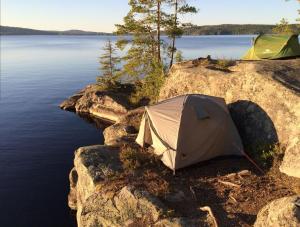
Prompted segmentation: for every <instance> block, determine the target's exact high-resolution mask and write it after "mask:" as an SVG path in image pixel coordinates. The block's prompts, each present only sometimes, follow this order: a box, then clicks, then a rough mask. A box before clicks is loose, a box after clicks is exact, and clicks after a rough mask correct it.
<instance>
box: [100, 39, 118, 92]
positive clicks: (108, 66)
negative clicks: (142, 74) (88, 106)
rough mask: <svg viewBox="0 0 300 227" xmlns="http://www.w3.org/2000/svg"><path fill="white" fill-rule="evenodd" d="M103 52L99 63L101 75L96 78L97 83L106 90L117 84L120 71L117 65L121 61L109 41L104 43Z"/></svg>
mask: <svg viewBox="0 0 300 227" xmlns="http://www.w3.org/2000/svg"><path fill="white" fill-rule="evenodd" d="M103 51H104V53H103V54H102V55H101V57H100V61H99V62H100V65H101V66H100V70H101V72H102V75H101V76H99V77H97V82H98V83H99V84H102V85H104V86H106V87H107V88H114V87H115V86H116V85H117V83H118V82H119V77H120V69H119V68H118V64H119V63H120V61H121V59H120V58H119V57H118V56H117V55H116V48H115V47H114V45H113V43H112V42H111V41H110V40H108V41H107V42H106V44H105V46H104V48H103Z"/></svg>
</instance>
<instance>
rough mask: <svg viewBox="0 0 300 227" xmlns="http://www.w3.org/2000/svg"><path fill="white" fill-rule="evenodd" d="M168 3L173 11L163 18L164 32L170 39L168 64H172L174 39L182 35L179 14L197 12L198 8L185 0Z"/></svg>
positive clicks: (174, 50) (172, 0) (174, 48)
mask: <svg viewBox="0 0 300 227" xmlns="http://www.w3.org/2000/svg"><path fill="white" fill-rule="evenodd" d="M169 4H170V6H171V8H173V13H172V14H169V15H167V16H166V20H165V32H166V34H167V35H168V37H169V38H170V39H171V44H170V46H169V48H168V52H169V53H168V54H169V56H170V65H169V67H171V66H172V64H173V60H174V54H175V52H176V50H177V49H176V46H175V40H176V38H179V37H181V36H182V35H183V33H184V30H183V24H182V23H181V22H180V20H179V16H182V15H185V14H191V13H197V12H198V10H197V9H196V8H195V7H193V6H190V5H188V4H187V3H186V1H185V0H170V1H169Z"/></svg>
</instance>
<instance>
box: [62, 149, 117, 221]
mask: <svg viewBox="0 0 300 227" xmlns="http://www.w3.org/2000/svg"><path fill="white" fill-rule="evenodd" d="M121 170H122V164H121V162H120V160H119V149H118V148H115V147H109V146H102V145H96V146H89V147H81V148H79V149H77V151H76V152H75V159H74V168H73V169H72V170H71V172H70V177H69V178H70V193H69V196H68V204H69V206H70V208H71V209H75V210H77V219H78V218H79V217H80V212H81V209H82V206H83V204H84V203H85V201H86V200H87V198H89V197H90V196H91V195H92V194H93V193H94V192H95V191H96V189H97V188H101V186H102V185H103V184H104V183H105V181H106V180H107V179H109V178H111V177H113V176H114V175H116V174H118V173H119V172H120V171H121Z"/></svg>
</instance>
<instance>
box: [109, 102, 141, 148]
mask: <svg viewBox="0 0 300 227" xmlns="http://www.w3.org/2000/svg"><path fill="white" fill-rule="evenodd" d="M143 114H144V108H138V109H135V110H132V111H129V112H128V113H127V114H126V115H124V116H122V117H121V119H120V122H119V123H116V124H114V125H111V126H109V127H107V128H106V129H105V130H104V131H103V134H104V138H105V141H104V142H105V144H106V145H114V146H116V145H120V144H122V143H124V142H128V141H134V140H135V138H136V135H137V132H138V130H139V126H140V122H141V119H142V116H143Z"/></svg>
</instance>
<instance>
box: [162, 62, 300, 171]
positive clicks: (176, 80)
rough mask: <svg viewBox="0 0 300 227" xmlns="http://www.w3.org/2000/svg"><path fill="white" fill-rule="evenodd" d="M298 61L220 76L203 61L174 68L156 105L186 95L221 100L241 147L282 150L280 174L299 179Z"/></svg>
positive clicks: (253, 65) (239, 66)
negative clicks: (221, 98) (277, 148)
mask: <svg viewBox="0 0 300 227" xmlns="http://www.w3.org/2000/svg"><path fill="white" fill-rule="evenodd" d="M299 91H300V60H299V59H295V60H277V61H255V62H237V63H236V65H235V66H232V67H229V68H228V69H227V70H220V69H218V68H216V67H214V66H213V65H211V64H206V63H205V64H203V62H202V61H193V62H192V61H189V62H184V63H182V64H176V65H174V66H173V67H172V69H171V70H170V73H169V76H168V78H167V80H166V82H165V84H164V86H163V87H162V89H161V92H160V100H163V99H166V98H170V97H173V96H177V95H182V94H188V93H201V94H206V95H212V96H219V97H223V98H225V100H226V102H227V103H228V104H229V107H230V111H231V114H232V117H233V120H234V121H235V123H236V125H237V128H238V130H239V132H240V134H241V137H242V139H243V142H244V144H245V147H246V148H248V147H251V148H252V149H253V148H254V149H259V148H261V149H265V148H266V147H268V146H272V145H274V144H276V143H278V142H279V143H280V144H281V146H282V147H285V155H284V159H283V162H282V165H281V167H280V170H281V171H282V172H283V173H286V174H287V175H290V176H294V177H300V129H299V125H300V98H299Z"/></svg>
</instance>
